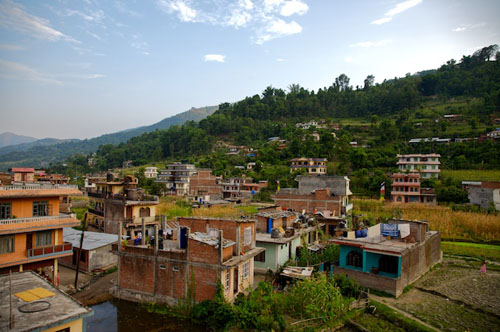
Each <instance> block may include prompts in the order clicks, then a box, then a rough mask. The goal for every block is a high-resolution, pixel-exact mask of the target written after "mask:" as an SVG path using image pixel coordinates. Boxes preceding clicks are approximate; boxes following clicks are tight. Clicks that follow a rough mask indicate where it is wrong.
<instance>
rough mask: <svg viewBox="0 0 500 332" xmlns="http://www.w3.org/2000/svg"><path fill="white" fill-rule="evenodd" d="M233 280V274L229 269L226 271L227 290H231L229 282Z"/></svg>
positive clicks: (225, 285)
mask: <svg viewBox="0 0 500 332" xmlns="http://www.w3.org/2000/svg"><path fill="white" fill-rule="evenodd" d="M230 282H231V274H230V272H229V270H227V271H226V282H225V284H224V290H225V291H226V292H228V291H229V283H230Z"/></svg>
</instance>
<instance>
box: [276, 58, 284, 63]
mask: <svg viewBox="0 0 500 332" xmlns="http://www.w3.org/2000/svg"><path fill="white" fill-rule="evenodd" d="M285 61H286V59H283V58H277V59H276V62H285Z"/></svg>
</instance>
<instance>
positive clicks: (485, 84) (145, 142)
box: [53, 46, 500, 201]
mask: <svg viewBox="0 0 500 332" xmlns="http://www.w3.org/2000/svg"><path fill="white" fill-rule="evenodd" d="M497 50H498V48H497V47H496V46H492V47H485V48H483V49H482V50H480V51H478V52H476V53H475V54H474V55H472V56H464V57H463V58H462V59H461V60H460V61H458V62H456V61H454V60H450V61H448V62H447V63H446V64H444V65H443V66H441V67H440V68H438V69H437V70H435V71H432V70H430V71H427V72H426V73H420V74H417V75H407V76H406V77H403V78H394V79H391V80H386V81H384V82H383V83H380V84H374V77H373V76H368V77H367V78H366V80H365V84H364V86H362V87H355V88H354V87H352V86H351V85H350V84H349V78H348V77H347V76H346V75H344V74H342V75H340V76H339V77H337V78H336V79H334V80H333V84H332V85H331V86H329V87H326V88H322V89H319V90H318V91H309V90H307V89H304V88H302V87H300V86H299V85H296V84H292V85H290V86H289V89H288V91H284V90H282V89H275V88H272V87H268V88H266V89H265V90H264V91H263V93H262V95H255V96H252V97H247V98H245V99H244V100H242V101H240V102H237V103H234V104H229V103H225V104H221V105H219V109H218V110H217V112H215V113H214V114H213V115H211V116H209V117H207V118H206V119H204V120H202V121H200V122H199V123H195V122H186V123H185V124H184V125H182V126H173V127H170V128H169V129H168V130H158V131H154V132H151V133H146V134H143V135H142V136H139V137H134V138H132V139H130V140H129V141H128V142H127V143H126V144H125V143H122V144H120V145H118V146H112V145H103V146H101V147H99V149H98V151H97V155H96V164H95V166H94V167H89V166H88V163H87V156H84V155H78V156H74V157H73V158H70V159H69V160H67V163H68V167H61V166H60V165H58V166H57V167H54V168H53V171H57V172H64V171H65V172H66V173H68V174H69V175H75V174H84V173H89V172H92V171H97V170H101V171H102V170H106V169H109V168H114V167H121V165H122V162H123V161H124V160H132V161H133V162H134V165H144V164H150V163H154V162H159V161H162V162H164V161H173V160H183V159H187V160H189V161H190V162H192V163H195V164H196V165H197V166H200V167H208V168H212V169H213V170H214V173H215V174H217V175H224V176H239V175H241V173H242V172H245V173H247V175H248V176H251V177H253V178H254V179H256V180H264V179H265V180H269V181H270V187H269V191H272V190H274V189H275V182H274V181H275V180H276V179H278V178H279V179H280V182H281V185H282V187H286V186H293V185H294V181H293V177H292V176H291V175H290V172H289V168H288V165H289V161H290V159H291V158H294V157H299V156H303V157H326V158H328V160H329V165H328V173H329V174H339V175H346V174H347V175H349V176H351V179H352V184H353V188H354V189H355V190H357V191H358V192H360V191H362V190H364V191H366V192H369V193H372V194H373V193H374V192H377V190H378V189H379V187H380V183H382V182H384V181H386V183H387V184H388V186H389V183H390V179H389V178H388V177H387V174H390V172H391V171H394V170H395V164H396V161H397V159H396V155H397V154H398V153H404V152H426V153H427V152H436V153H440V154H441V155H442V158H441V163H442V167H443V169H465V168H468V169H500V144H498V143H495V142H493V141H491V140H487V141H480V140H477V139H476V140H474V138H477V137H479V135H481V134H484V133H486V132H488V131H491V130H493V129H494V126H495V125H494V122H493V119H495V118H500V54H499V53H497ZM445 114H455V115H458V116H459V117H458V119H457V120H456V121H450V120H446V119H445V117H444V115H445ZM312 119H315V120H318V121H321V120H322V121H321V122H323V123H322V125H323V128H310V129H307V130H302V129H299V128H297V127H296V123H297V122H304V121H305V120H312ZM314 132H316V133H317V134H319V136H320V139H319V141H316V140H315V139H314V138H313V136H312V134H313V133H314ZM271 137H280V138H281V139H284V140H286V146H281V147H280V148H278V144H279V143H276V142H275V143H273V142H269V138H271ZM418 137H421V138H424V137H441V138H458V137H462V138H468V139H470V140H469V141H466V142H461V143H451V144H437V143H421V144H411V145H410V144H408V140H410V139H412V138H418ZM353 141H357V143H358V146H359V147H354V146H353V145H352V144H350V143H351V142H353ZM226 144H235V145H246V146H249V147H252V148H254V149H256V150H258V152H257V154H256V156H255V157H253V156H247V154H246V153H241V154H239V155H227V154H226V152H227V151H228V149H227V147H225V145H226ZM250 161H254V162H256V164H257V168H256V169H255V170H254V171H251V172H248V171H242V170H241V169H239V168H235V166H244V165H246V163H247V162H250ZM262 165H264V166H262ZM75 172H76V173H75ZM454 186H455V185H454ZM454 188H455V189H457V188H458V189H457V190H460V189H459V186H458V185H457V187H454ZM455 189H452V190H455ZM443 190H444V189H443ZM446 190H448V189H446ZM455 191H456V190H455ZM461 195H462V196H461V197H462V198H463V193H461ZM460 199H461V198H460ZM460 199H457V200H456V201H460Z"/></svg>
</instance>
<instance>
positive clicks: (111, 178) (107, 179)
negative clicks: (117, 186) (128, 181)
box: [106, 173, 113, 182]
mask: <svg viewBox="0 0 500 332" xmlns="http://www.w3.org/2000/svg"><path fill="white" fill-rule="evenodd" d="M106 181H107V182H112V181H113V174H111V173H108V174H106Z"/></svg>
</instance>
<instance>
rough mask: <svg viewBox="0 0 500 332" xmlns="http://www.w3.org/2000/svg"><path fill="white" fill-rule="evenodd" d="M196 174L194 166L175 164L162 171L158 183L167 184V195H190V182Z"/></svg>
mask: <svg viewBox="0 0 500 332" xmlns="http://www.w3.org/2000/svg"><path fill="white" fill-rule="evenodd" d="M194 173H196V168H195V167H194V165H192V164H183V163H180V162H175V163H173V164H169V165H167V168H166V169H162V170H160V174H158V178H157V180H156V182H158V183H165V185H166V186H167V191H168V192H167V193H168V194H171V195H178V196H187V195H189V180H190V178H191V176H192V175H193V174H194Z"/></svg>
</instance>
